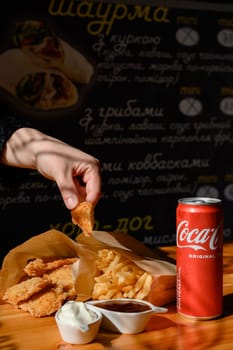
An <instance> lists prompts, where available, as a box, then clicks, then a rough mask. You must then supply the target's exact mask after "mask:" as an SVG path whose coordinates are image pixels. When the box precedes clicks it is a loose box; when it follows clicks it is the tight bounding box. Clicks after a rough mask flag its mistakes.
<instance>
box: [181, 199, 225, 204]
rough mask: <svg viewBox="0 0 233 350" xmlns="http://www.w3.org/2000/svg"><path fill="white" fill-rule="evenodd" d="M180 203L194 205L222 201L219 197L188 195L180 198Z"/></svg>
mask: <svg viewBox="0 0 233 350" xmlns="http://www.w3.org/2000/svg"><path fill="white" fill-rule="evenodd" d="M178 203H180V204H192V205H216V204H221V203H222V201H221V199H219V198H210V197H187V198H180V199H178Z"/></svg>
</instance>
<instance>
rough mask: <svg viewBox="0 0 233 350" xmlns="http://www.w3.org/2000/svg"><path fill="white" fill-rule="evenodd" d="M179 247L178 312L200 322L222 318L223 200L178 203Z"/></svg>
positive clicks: (198, 199)
mask: <svg viewBox="0 0 233 350" xmlns="http://www.w3.org/2000/svg"><path fill="white" fill-rule="evenodd" d="M176 246H177V287H176V288H177V312H179V313H181V314H183V315H186V316H190V317H194V318H198V319H211V318H215V317H217V316H219V315H221V313H222V303H223V254H222V253H223V209H222V203H221V200H220V199H214V198H206V197H204V198H203V197H191V198H183V199H180V200H178V206H177V209H176Z"/></svg>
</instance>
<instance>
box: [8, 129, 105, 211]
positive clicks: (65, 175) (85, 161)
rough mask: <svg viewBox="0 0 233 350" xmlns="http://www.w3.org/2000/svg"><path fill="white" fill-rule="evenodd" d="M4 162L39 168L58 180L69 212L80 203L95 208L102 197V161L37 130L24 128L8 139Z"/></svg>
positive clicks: (50, 177)
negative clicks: (86, 202) (91, 204)
mask: <svg viewBox="0 0 233 350" xmlns="http://www.w3.org/2000/svg"><path fill="white" fill-rule="evenodd" d="M1 162H2V163H3V164H6V165H9V166H15V167H21V168H30V169H37V170H38V171H39V172H40V173H41V174H42V175H43V176H44V177H46V178H48V179H51V180H54V181H56V183H57V186H58V188H59V190H60V192H61V195H62V198H63V200H64V203H65V205H66V207H67V208H68V209H70V210H71V209H73V208H75V207H76V206H77V204H78V203H79V202H80V201H83V200H87V201H89V202H92V203H93V204H94V205H96V203H97V202H98V200H99V198H100V195H101V177H100V164H99V161H98V160H97V159H96V158H94V157H93V156H91V155H89V154H87V153H85V152H83V151H81V150H79V149H77V148H75V147H72V146H70V145H68V144H66V143H64V142H62V141H60V140H58V139H56V138H53V137H50V136H48V135H46V134H44V133H41V132H40V131H38V130H36V129H33V128H26V127H25V128H20V129H18V130H16V131H15V132H14V133H13V134H12V135H11V137H10V138H9V139H8V141H7V143H6V146H5V148H4V151H3V154H2V158H1Z"/></svg>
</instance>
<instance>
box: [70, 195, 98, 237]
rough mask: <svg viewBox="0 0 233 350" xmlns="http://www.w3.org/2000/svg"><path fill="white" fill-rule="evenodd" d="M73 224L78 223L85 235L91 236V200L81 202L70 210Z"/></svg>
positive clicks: (92, 226)
mask: <svg viewBox="0 0 233 350" xmlns="http://www.w3.org/2000/svg"><path fill="white" fill-rule="evenodd" d="M71 219H72V222H73V224H75V225H78V226H79V227H80V228H81V230H82V231H83V233H84V235H85V236H88V237H89V236H91V234H92V232H93V228H94V221H95V220H94V205H93V203H91V202H87V201H84V202H81V203H79V204H78V205H77V207H76V208H74V209H73V210H71Z"/></svg>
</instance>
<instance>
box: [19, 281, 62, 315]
mask: <svg viewBox="0 0 233 350" xmlns="http://www.w3.org/2000/svg"><path fill="white" fill-rule="evenodd" d="M64 300H65V299H64V294H63V293H61V292H60V290H59V288H58V289H57V288H50V287H48V288H47V289H46V290H43V291H41V292H39V293H37V294H34V295H33V296H32V297H31V298H30V299H29V300H28V301H26V302H23V303H20V304H19V305H18V307H19V308H20V309H22V310H23V311H25V312H29V313H30V314H31V315H32V316H34V317H44V316H49V315H52V314H53V313H54V312H56V311H57V310H58V309H59V308H60V307H61V306H62V304H63V302H64Z"/></svg>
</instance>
